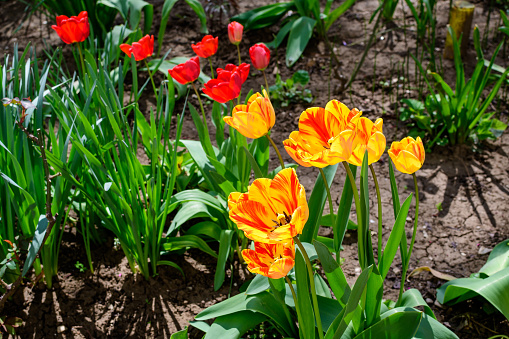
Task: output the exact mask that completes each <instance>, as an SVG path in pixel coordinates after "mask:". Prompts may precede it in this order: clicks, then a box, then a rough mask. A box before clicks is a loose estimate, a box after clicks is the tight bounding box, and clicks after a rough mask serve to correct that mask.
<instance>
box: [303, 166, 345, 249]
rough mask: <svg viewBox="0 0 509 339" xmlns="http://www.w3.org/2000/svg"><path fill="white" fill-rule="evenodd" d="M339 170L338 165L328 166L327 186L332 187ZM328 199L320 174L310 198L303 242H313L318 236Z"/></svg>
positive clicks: (324, 170) (326, 172)
mask: <svg viewBox="0 0 509 339" xmlns="http://www.w3.org/2000/svg"><path fill="white" fill-rule="evenodd" d="M337 169H338V165H334V166H327V167H325V168H324V169H323V172H324V173H325V177H326V178H327V181H328V182H327V184H328V185H329V187H330V184H331V183H332V180H333V179H334V176H335V175H336V171H337ZM326 197H327V191H326V190H325V186H324V185H323V178H322V176H321V175H320V173H318V177H317V178H316V181H315V186H314V187H313V191H312V192H311V196H310V197H309V203H308V205H309V217H308V221H307V222H306V225H305V226H304V230H303V231H302V235H301V236H300V239H301V241H303V242H312V241H313V239H314V238H315V237H316V235H317V234H318V228H319V227H320V224H319V223H320V219H321V216H322V212H323V208H324V206H325V199H326Z"/></svg>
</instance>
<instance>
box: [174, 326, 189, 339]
mask: <svg viewBox="0 0 509 339" xmlns="http://www.w3.org/2000/svg"><path fill="white" fill-rule="evenodd" d="M170 339H187V326H186V328H184V329H183V330H181V331H178V332H175V333H173V334H172V335H171V337H170Z"/></svg>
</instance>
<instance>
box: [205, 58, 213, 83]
mask: <svg viewBox="0 0 509 339" xmlns="http://www.w3.org/2000/svg"><path fill="white" fill-rule="evenodd" d="M207 59H209V64H210V74H211V75H212V79H214V67H212V59H211V57H208V58H207Z"/></svg>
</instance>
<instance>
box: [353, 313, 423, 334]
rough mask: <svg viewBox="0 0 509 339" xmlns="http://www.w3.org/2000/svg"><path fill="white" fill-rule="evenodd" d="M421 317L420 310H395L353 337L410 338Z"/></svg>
mask: <svg viewBox="0 0 509 339" xmlns="http://www.w3.org/2000/svg"><path fill="white" fill-rule="evenodd" d="M388 313H389V312H386V313H385V314H388ZM421 319H422V312H419V311H406V312H395V313H392V314H390V315H388V316H386V317H384V318H383V319H382V320H380V321H379V322H377V323H376V324H374V325H373V326H371V327H369V328H367V329H366V330H364V331H363V332H361V333H360V334H359V335H357V336H356V337H355V339H364V338H365V339H368V338H369V339H371V338H385V339H406V338H408V339H410V338H412V337H413V336H414V334H415V333H416V332H417V329H418V327H419V324H420V322H421Z"/></svg>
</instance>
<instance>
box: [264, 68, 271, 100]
mask: <svg viewBox="0 0 509 339" xmlns="http://www.w3.org/2000/svg"><path fill="white" fill-rule="evenodd" d="M262 73H263V78H264V79H265V90H266V91H267V94H268V95H269V97H270V91H269V83H268V82H267V76H266V75H265V70H263V71H262Z"/></svg>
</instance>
